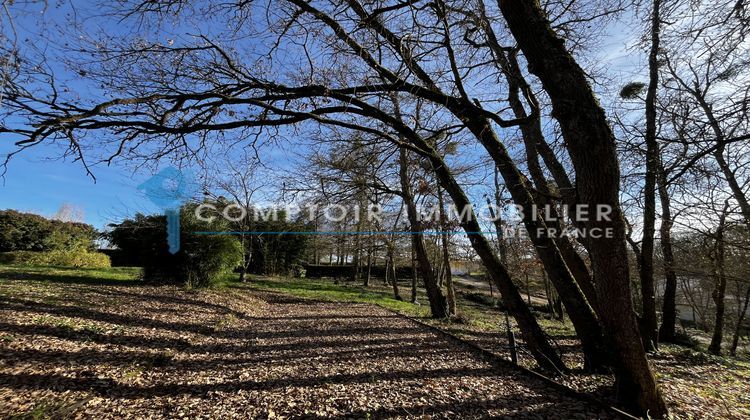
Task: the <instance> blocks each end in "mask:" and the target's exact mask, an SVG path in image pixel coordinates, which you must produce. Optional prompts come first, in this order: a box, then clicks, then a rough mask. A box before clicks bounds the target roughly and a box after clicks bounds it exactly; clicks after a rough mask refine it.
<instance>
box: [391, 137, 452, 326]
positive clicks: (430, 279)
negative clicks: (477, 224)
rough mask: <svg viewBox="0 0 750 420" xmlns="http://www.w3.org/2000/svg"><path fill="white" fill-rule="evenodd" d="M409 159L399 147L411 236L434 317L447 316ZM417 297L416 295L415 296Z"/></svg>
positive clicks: (403, 190) (402, 187)
mask: <svg viewBox="0 0 750 420" xmlns="http://www.w3.org/2000/svg"><path fill="white" fill-rule="evenodd" d="M408 168H409V160H408V156H407V150H406V149H405V148H403V147H401V148H399V178H400V180H401V196H402V198H403V200H404V204H406V215H407V218H408V219H409V224H410V225H411V230H412V234H411V238H412V244H413V247H414V253H415V255H416V259H417V262H418V263H419V272H420V273H421V274H422V280H423V281H424V288H425V290H426V291H427V300H429V302H430V311H431V314H432V317H433V318H447V317H448V316H449V313H448V303H447V301H446V299H445V295H443V291H442V290H441V289H440V287H438V284H437V279H436V278H435V273H434V272H433V271H432V264H431V263H430V258H429V257H428V255H427V248H426V247H425V243H424V235H422V232H423V230H424V229H423V228H422V222H421V221H420V220H419V215H418V214H417V206H416V204H415V203H414V196H413V195H412V192H411V191H412V190H411V182H410V180H409V172H408ZM413 297H416V296H413Z"/></svg>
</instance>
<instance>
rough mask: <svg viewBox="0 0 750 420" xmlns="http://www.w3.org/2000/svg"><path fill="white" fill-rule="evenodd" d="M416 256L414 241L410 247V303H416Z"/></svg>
mask: <svg viewBox="0 0 750 420" xmlns="http://www.w3.org/2000/svg"><path fill="white" fill-rule="evenodd" d="M417 278H418V275H417V257H416V255H414V243H412V247H411V303H417Z"/></svg>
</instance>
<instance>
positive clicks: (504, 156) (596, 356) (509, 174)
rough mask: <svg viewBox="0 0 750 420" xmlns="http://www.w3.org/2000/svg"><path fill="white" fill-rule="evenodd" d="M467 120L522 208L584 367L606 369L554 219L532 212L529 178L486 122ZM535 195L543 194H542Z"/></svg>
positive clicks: (597, 332) (597, 328)
mask: <svg viewBox="0 0 750 420" xmlns="http://www.w3.org/2000/svg"><path fill="white" fill-rule="evenodd" d="M466 124H467V127H468V128H469V130H471V131H472V133H473V134H474V135H475V136H476V138H477V139H478V140H479V141H480V142H481V143H482V145H483V146H484V148H485V149H486V150H487V151H488V153H489V154H490V156H491V157H492V159H493V160H494V161H495V163H496V165H497V169H498V171H499V172H500V174H501V175H502V177H503V180H504V181H505V185H506V186H507V188H508V191H510V194H511V197H512V198H513V201H514V202H515V203H516V204H517V205H518V206H520V207H521V208H522V213H523V217H522V221H523V224H524V226H525V228H526V231H527V232H528V233H529V238H530V239H531V241H532V243H533V244H534V247H535V249H536V252H537V254H538V255H539V258H540V259H541V261H542V264H543V265H544V269H545V271H546V272H547V274H548V275H549V278H550V281H552V284H553V285H554V286H555V289H556V290H557V291H558V294H559V295H560V298H561V299H562V301H563V304H564V305H565V309H566V310H567V311H568V316H569V317H570V320H571V322H572V323H573V326H574V327H575V330H576V333H577V335H578V337H579V338H580V339H581V344H582V347H583V353H584V356H585V362H586V363H585V364H586V368H587V369H588V370H594V371H599V370H605V369H606V367H607V366H609V365H610V357H609V352H608V350H607V348H606V346H605V345H604V335H603V332H602V329H601V325H600V323H599V320H598V319H597V315H596V313H595V312H594V309H593V307H592V306H591V304H590V303H589V302H588V300H587V299H586V297H585V294H584V292H583V291H582V290H581V288H580V286H579V285H578V283H577V282H576V279H575V278H574V276H573V274H572V273H571V271H570V269H569V268H568V265H567V264H566V261H565V259H564V257H563V254H562V252H561V251H560V248H559V247H558V243H557V242H558V241H556V240H555V239H556V238H555V236H557V234H555V233H550V232H549V231H548V228H550V229H558V230H557V231H558V232H559V227H558V225H557V224H554V223H553V224H552V225H551V226H548V225H547V221H545V220H543V217H541V215H539V214H535V212H537V208H538V207H537V205H538V204H539V203H536V201H535V199H534V197H533V196H532V193H531V186H530V185H529V181H528V180H527V179H526V177H525V176H524V175H523V174H521V172H520V171H519V170H518V167H517V166H516V165H515V163H514V162H513V159H512V158H511V157H510V155H509V154H508V152H507V150H506V149H505V146H503V144H502V143H501V142H500V141H499V140H498V138H497V136H496V134H495V132H494V130H493V129H492V127H491V126H490V124H489V122H488V121H486V120H482V119H469V120H467V121H466ZM538 196H539V198H542V194H539V195H538ZM543 204H546V205H548V206H551V203H550V202H549V201H548V200H544V201H543ZM535 216H536V217H535Z"/></svg>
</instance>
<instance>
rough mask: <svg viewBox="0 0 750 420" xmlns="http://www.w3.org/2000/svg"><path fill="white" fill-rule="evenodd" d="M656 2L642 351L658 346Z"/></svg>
mask: <svg viewBox="0 0 750 420" xmlns="http://www.w3.org/2000/svg"><path fill="white" fill-rule="evenodd" d="M659 8H660V0H653V8H652V11H651V51H650V53H649V57H648V68H649V83H648V90H647V92H646V136H645V141H646V177H645V180H644V183H643V240H642V241H641V254H640V261H639V264H638V268H639V270H640V278H641V303H642V309H641V311H642V313H641V335H642V339H643V346H644V347H645V348H646V350H656V349H657V347H658V344H657V342H658V330H657V328H658V327H657V325H658V320H657V319H656V296H655V294H656V286H655V284H654V233H655V224H656V172H657V170H658V159H659V143H658V142H657V140H656V90H657V89H658V87H659V60H658V59H659V27H660V24H661V21H660V18H659Z"/></svg>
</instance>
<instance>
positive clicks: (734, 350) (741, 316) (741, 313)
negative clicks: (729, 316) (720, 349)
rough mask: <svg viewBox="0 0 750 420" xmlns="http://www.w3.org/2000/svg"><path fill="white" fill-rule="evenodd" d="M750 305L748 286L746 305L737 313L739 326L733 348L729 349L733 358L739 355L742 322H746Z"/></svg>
mask: <svg viewBox="0 0 750 420" xmlns="http://www.w3.org/2000/svg"><path fill="white" fill-rule="evenodd" d="M748 303H750V286H748V288H747V291H746V292H745V303H744V304H741V305H740V306H741V307H739V308H737V309H738V313H737V324H735V326H734V336H733V337H732V347H731V348H730V349H729V354H731V355H732V356H736V355H737V345H738V344H739V342H740V332H741V331H742V321H744V320H745V314H746V313H747V306H748Z"/></svg>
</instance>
